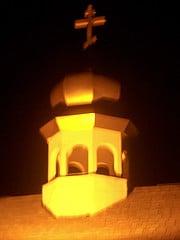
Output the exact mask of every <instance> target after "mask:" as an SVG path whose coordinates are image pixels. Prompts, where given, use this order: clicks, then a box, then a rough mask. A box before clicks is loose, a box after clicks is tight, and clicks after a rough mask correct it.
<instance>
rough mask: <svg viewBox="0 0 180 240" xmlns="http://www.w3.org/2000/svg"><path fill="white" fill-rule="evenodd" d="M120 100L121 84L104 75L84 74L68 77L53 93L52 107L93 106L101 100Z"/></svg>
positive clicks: (51, 95)
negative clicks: (94, 102)
mask: <svg viewBox="0 0 180 240" xmlns="http://www.w3.org/2000/svg"><path fill="white" fill-rule="evenodd" d="M119 98H120V84H119V82H117V81H114V80H113V79H111V78H108V77H105V76H103V75H97V74H93V73H91V72H83V73H78V74H72V75H68V76H66V77H65V78H64V79H63V81H61V82H59V83H58V84H57V85H56V86H55V87H54V88H53V89H52V91H51V94H50V101H51V105H52V107H55V106H57V105H58V104H66V105H67V106H73V105H84V104H91V103H92V102H93V101H97V100H100V99H109V100H113V101H117V100H118V99H119Z"/></svg>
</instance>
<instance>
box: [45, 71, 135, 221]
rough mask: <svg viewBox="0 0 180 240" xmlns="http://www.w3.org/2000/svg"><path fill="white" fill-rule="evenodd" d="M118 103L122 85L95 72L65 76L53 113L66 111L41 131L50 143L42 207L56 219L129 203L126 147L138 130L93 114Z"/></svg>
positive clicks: (53, 97)
mask: <svg viewBox="0 0 180 240" xmlns="http://www.w3.org/2000/svg"><path fill="white" fill-rule="evenodd" d="M119 98H120V85H119V83H118V82H117V81H114V80H113V79H110V78H107V77H105V76H102V75H96V74H93V73H91V72H82V73H79V74H73V75H69V76H66V77H65V78H64V79H63V80H62V81H61V82H60V83H59V84H58V85H57V86H56V87H55V88H54V89H53V90H52V92H51V97H50V99H51V105H52V107H53V108H55V107H57V106H58V105H59V106H60V105H61V107H62V106H64V109H66V110H65V111H64V112H65V114H64V115H61V116H56V117H55V118H54V119H53V120H51V121H50V122H48V123H47V124H45V125H44V126H43V127H42V128H41V129H40V131H41V133H42V135H43V136H44V138H45V139H46V140H47V143H48V183H46V184H44V185H43V187H42V203H43V205H44V206H45V207H46V208H47V209H48V210H49V211H50V212H51V213H52V214H53V215H54V216H55V217H59V216H81V215H92V214H95V213H97V212H99V211H100V210H102V209H105V208H107V207H108V206H111V205H112V204H114V203H116V202H118V201H120V200H122V199H124V198H126V197H127V190H128V189H127V181H128V179H127V178H126V174H125V173H123V170H122V161H123V160H124V161H126V159H124V158H125V157H124V153H123V154H122V141H123V139H124V138H126V137H127V136H132V135H135V134H136V128H135V126H134V125H133V124H132V123H131V122H130V120H129V119H125V118H119V117H115V116H111V115H110V114H102V113H99V112H97V111H96V109H95V108H93V106H94V104H96V105H97V104H98V103H102V104H106V105H107V106H108V102H111V103H112V104H113V103H114V102H116V101H118V100H119ZM108 111H111V110H110V109H107V112H108Z"/></svg>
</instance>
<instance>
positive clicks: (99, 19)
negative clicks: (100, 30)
mask: <svg viewBox="0 0 180 240" xmlns="http://www.w3.org/2000/svg"><path fill="white" fill-rule="evenodd" d="M105 22H106V19H105V17H104V16H102V17H95V18H94V19H93V26H95V27H96V26H101V25H104V24H105Z"/></svg>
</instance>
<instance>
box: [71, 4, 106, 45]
mask: <svg viewBox="0 0 180 240" xmlns="http://www.w3.org/2000/svg"><path fill="white" fill-rule="evenodd" d="M95 14H96V11H95V10H94V8H93V6H92V4H89V5H88V7H87V9H86V11H85V13H84V19H79V20H76V21H75V22H74V28H75V29H81V28H87V30H86V42H84V44H83V48H84V49H86V48H88V47H89V46H90V45H92V44H93V43H95V42H96V41H97V37H96V36H95V35H93V33H92V29H93V27H96V26H102V25H104V24H105V22H106V19H105V17H104V16H100V17H95Z"/></svg>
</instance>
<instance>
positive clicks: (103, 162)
mask: <svg viewBox="0 0 180 240" xmlns="http://www.w3.org/2000/svg"><path fill="white" fill-rule="evenodd" d="M114 151H115V150H114V147H113V146H112V145H111V144H107V143H103V144H101V145H99V146H98V147H97V150H96V154H97V170H96V173H98V174H104V175H111V176H114V175H115V171H114V161H115V154H114Z"/></svg>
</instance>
